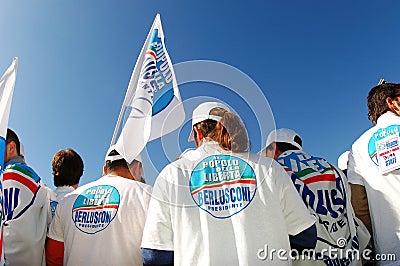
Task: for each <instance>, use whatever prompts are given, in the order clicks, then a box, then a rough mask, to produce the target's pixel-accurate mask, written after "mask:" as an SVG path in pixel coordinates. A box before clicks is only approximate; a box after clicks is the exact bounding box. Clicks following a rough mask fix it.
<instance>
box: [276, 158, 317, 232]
mask: <svg viewBox="0 0 400 266" xmlns="http://www.w3.org/2000/svg"><path fill="white" fill-rule="evenodd" d="M279 168H280V169H277V170H276V172H275V178H276V179H277V184H278V185H279V186H280V191H281V192H280V198H279V200H280V205H281V208H282V211H283V215H284V218H285V222H286V227H287V230H288V233H289V235H297V234H299V233H300V232H302V231H304V230H305V229H307V228H309V227H310V226H312V225H313V224H314V223H315V217H314V216H313V215H311V213H310V211H309V210H308V209H307V207H306V205H305V204H304V202H303V200H302V199H301V198H300V196H299V194H298V192H297V190H296V188H295V187H294V185H293V183H292V182H291V180H290V176H289V174H293V173H291V172H289V174H288V173H286V171H285V170H284V169H283V168H282V167H281V166H280V165H279Z"/></svg>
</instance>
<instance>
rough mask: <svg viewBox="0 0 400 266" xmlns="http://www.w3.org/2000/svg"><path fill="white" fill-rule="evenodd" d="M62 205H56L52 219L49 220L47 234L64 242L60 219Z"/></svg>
mask: <svg viewBox="0 0 400 266" xmlns="http://www.w3.org/2000/svg"><path fill="white" fill-rule="evenodd" d="M61 211H62V206H60V205H58V206H57V208H56V212H55V215H54V218H53V220H52V221H51V224H50V227H49V231H48V233H47V236H48V237H49V238H51V239H54V240H57V241H59V242H64V231H63V226H62V219H61Z"/></svg>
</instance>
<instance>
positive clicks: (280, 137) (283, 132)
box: [264, 128, 302, 150]
mask: <svg viewBox="0 0 400 266" xmlns="http://www.w3.org/2000/svg"><path fill="white" fill-rule="evenodd" d="M296 136H297V137H299V138H300V135H299V134H297V133H296V131H294V130H291V129H288V128H280V129H275V130H272V131H271V133H269V135H268V138H267V142H266V143H265V148H267V147H268V146H269V145H271V143H273V142H285V143H289V144H292V145H293V146H295V147H296V148H299V149H300V150H301V149H302V147H301V145H300V144H299V143H297V142H296V141H295V137H296ZM300 139H301V138H300ZM265 148H264V149H265Z"/></svg>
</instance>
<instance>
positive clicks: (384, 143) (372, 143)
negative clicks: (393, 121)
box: [368, 125, 400, 166]
mask: <svg viewBox="0 0 400 266" xmlns="http://www.w3.org/2000/svg"><path fill="white" fill-rule="evenodd" d="M399 127H400V126H399V125H391V126H389V127H387V128H380V129H378V130H377V131H376V132H375V133H374V134H373V135H372V137H371V138H370V140H369V142H368V154H369V157H370V158H371V160H372V161H373V162H374V163H375V164H376V165H377V166H379V157H382V158H383V157H385V156H387V157H388V154H390V153H392V152H396V151H397V150H398V147H399V143H398V137H399V131H400V130H399V129H400V128H399ZM388 159H391V158H388ZM385 161H386V160H385Z"/></svg>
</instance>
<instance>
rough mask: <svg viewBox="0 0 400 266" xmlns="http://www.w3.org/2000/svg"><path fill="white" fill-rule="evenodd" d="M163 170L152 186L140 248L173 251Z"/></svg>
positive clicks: (168, 200) (167, 189)
mask: <svg viewBox="0 0 400 266" xmlns="http://www.w3.org/2000/svg"><path fill="white" fill-rule="evenodd" d="M165 174H166V171H165V169H164V170H163V171H162V172H161V173H160V175H159V176H158V178H157V180H156V183H155V184H154V188H153V193H152V196H151V199H150V204H149V210H148V213H147V219H146V225H145V227H144V231H143V238H142V248H149V249H157V250H174V242H173V230H172V222H171V207H172V205H171V203H170V199H169V196H168V195H169V194H168V192H169V186H170V184H169V183H168V182H167V181H166V180H165V179H164V177H163V176H164V175H165Z"/></svg>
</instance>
